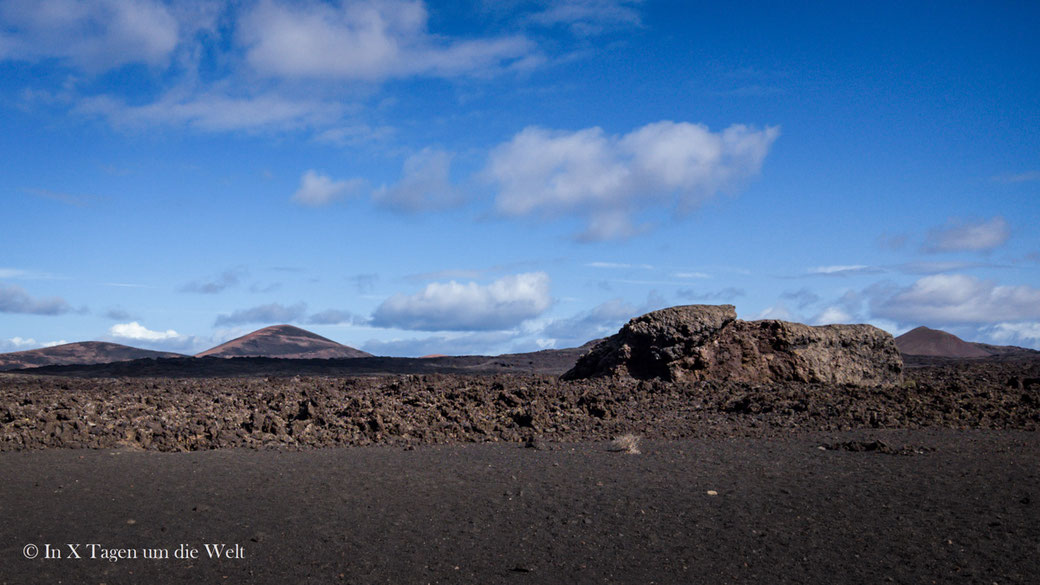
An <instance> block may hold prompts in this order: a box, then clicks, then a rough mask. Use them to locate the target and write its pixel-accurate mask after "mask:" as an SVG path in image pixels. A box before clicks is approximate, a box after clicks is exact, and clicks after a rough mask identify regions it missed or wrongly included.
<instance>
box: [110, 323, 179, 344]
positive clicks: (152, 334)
mask: <svg viewBox="0 0 1040 585" xmlns="http://www.w3.org/2000/svg"><path fill="white" fill-rule="evenodd" d="M108 334H109V335H111V336H112V337H117V338H119V339H128V340H133V341H169V340H182V339H184V336H183V335H181V334H180V333H177V332H176V331H174V330H173V329H167V330H166V331H152V330H151V329H148V328H146V327H145V326H143V325H141V324H140V323H138V322H137V321H131V322H129V323H118V324H116V325H113V326H112V327H110V328H109V330H108Z"/></svg>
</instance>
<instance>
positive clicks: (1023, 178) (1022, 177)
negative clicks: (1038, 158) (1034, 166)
mask: <svg viewBox="0 0 1040 585" xmlns="http://www.w3.org/2000/svg"><path fill="white" fill-rule="evenodd" d="M993 180H994V181H996V182H998V183H1032V182H1033V181H1040V171H1026V172H1024V173H1012V174H1007V175H997V176H995V177H993Z"/></svg>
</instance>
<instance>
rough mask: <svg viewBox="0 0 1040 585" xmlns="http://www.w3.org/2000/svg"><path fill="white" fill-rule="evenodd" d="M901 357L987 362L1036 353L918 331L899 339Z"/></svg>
mask: <svg viewBox="0 0 1040 585" xmlns="http://www.w3.org/2000/svg"><path fill="white" fill-rule="evenodd" d="M896 347H898V348H899V351H900V353H903V354H905V355H914V356H928V357H941V358H987V357H1008V356H1026V355H1033V354H1037V355H1040V352H1037V351H1036V350H1032V349H1027V348H1024V347H1017V346H1014V345H991V344H989V343H976V342H972V341H964V340H963V339H961V338H960V337H957V336H956V335H954V334H952V333H947V332H946V331H941V330H939V329H930V328H928V327H924V326H922V327H917V328H916V329H911V330H910V331H907V332H906V333H904V334H902V335H900V336H899V337H896Z"/></svg>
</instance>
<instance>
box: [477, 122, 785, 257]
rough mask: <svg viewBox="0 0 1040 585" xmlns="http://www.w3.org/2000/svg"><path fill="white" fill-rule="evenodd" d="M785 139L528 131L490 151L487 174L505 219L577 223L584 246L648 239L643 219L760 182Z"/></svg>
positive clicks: (733, 133)
mask: <svg viewBox="0 0 1040 585" xmlns="http://www.w3.org/2000/svg"><path fill="white" fill-rule="evenodd" d="M779 134H780V131H779V129H778V128H776V127H770V128H766V129H764V130H755V129H753V128H749V127H747V126H743V125H734V126H730V127H729V128H727V129H726V130H723V131H722V132H717V133H716V132H711V131H710V130H709V129H708V128H707V127H705V126H703V125H699V124H690V123H686V122H670V121H662V122H656V123H653V124H647V125H646V126H643V127H641V128H637V129H636V130H633V131H632V132H629V133H628V134H625V135H623V136H610V135H607V134H605V133H604V132H603V130H602V129H600V128H587V129H584V130H578V131H575V132H565V131H553V130H546V129H543V128H537V127H528V128H525V129H524V130H522V131H521V132H520V133H518V134H517V135H516V136H514V137H513V138H512V139H511V140H510V141H508V142H506V143H504V144H501V145H499V146H497V147H496V148H494V149H493V150H492V152H491V154H490V156H489V160H488V164H487V167H486V168H485V170H484V174H485V176H486V177H487V178H488V179H489V180H490V181H491V182H493V183H495V184H497V186H498V187H499V192H498V194H497V196H496V197H495V208H496V210H497V211H498V213H500V214H502V215H505V216H510V217H519V216H531V215H535V216H541V217H560V216H567V215H571V216H577V217H580V218H582V219H583V220H584V221H585V223H586V229H585V230H584V232H582V233H581V234H579V238H580V239H584V240H607V239H616V238H625V237H629V236H632V235H634V234H636V233H638V232H639V231H640V229H642V228H641V227H639V226H636V225H634V224H633V220H634V218H635V216H637V215H638V214H639V213H640V212H643V211H646V210H649V209H653V208H655V207H656V208H669V209H675V210H677V211H678V212H680V213H682V212H688V211H691V210H692V209H694V208H696V207H697V206H698V205H700V204H701V203H703V202H704V201H705V200H707V199H708V198H710V197H712V196H714V195H715V194H716V193H718V192H720V191H725V190H732V189H734V188H736V187H737V186H739V185H740V184H741V183H742V182H743V181H745V180H747V179H748V178H750V177H752V176H754V175H756V174H757V173H758V172H759V170H760V169H761V166H762V162H763V160H764V159H765V156H766V154H768V152H769V149H770V147H771V146H772V144H773V141H775V140H776V138H777V137H778V136H779Z"/></svg>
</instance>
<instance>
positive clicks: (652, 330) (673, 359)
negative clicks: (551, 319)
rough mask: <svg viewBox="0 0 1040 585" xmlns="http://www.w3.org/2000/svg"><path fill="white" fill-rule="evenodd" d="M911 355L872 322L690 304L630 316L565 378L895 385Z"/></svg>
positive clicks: (580, 360) (731, 306)
mask: <svg viewBox="0 0 1040 585" xmlns="http://www.w3.org/2000/svg"><path fill="white" fill-rule="evenodd" d="M902 370H903V360H902V358H901V357H900V354H899V349H898V348H897V347H896V344H895V341H894V340H893V339H892V336H891V335H890V334H888V333H887V332H885V331H882V330H881V329H878V328H877V327H873V326H871V325H822V326H817V327H812V326H809V325H803V324H801V323H789V322H786V321H776V320H763V321H741V320H738V319H737V313H736V310H735V308H734V307H733V305H686V306H680V307H671V308H668V309H661V310H660V311H654V312H652V313H647V314H646V315H642V316H640V317H636V318H635V319H632V320H631V321H629V322H628V323H627V324H626V325H625V326H624V327H622V328H621V331H619V332H618V333H616V334H614V335H612V336H611V337H608V338H607V339H605V340H603V341H602V342H600V343H599V344H598V345H596V346H595V347H593V348H592V350H591V351H589V353H587V354H585V355H584V356H582V357H581V358H580V359H579V360H578V363H577V364H576V365H575V366H574V368H572V369H571V370H570V371H568V372H567V373H566V374H564V378H565V379H580V378H590V377H597V376H616V377H630V378H636V379H650V378H661V379H664V380H670V381H679V380H709V379H710V380H729V381H738V382H750V383H768V382H778V381H796V382H822V383H828V384H853V385H864V386H866V385H891V384H897V383H899V382H900V381H901V380H902Z"/></svg>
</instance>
